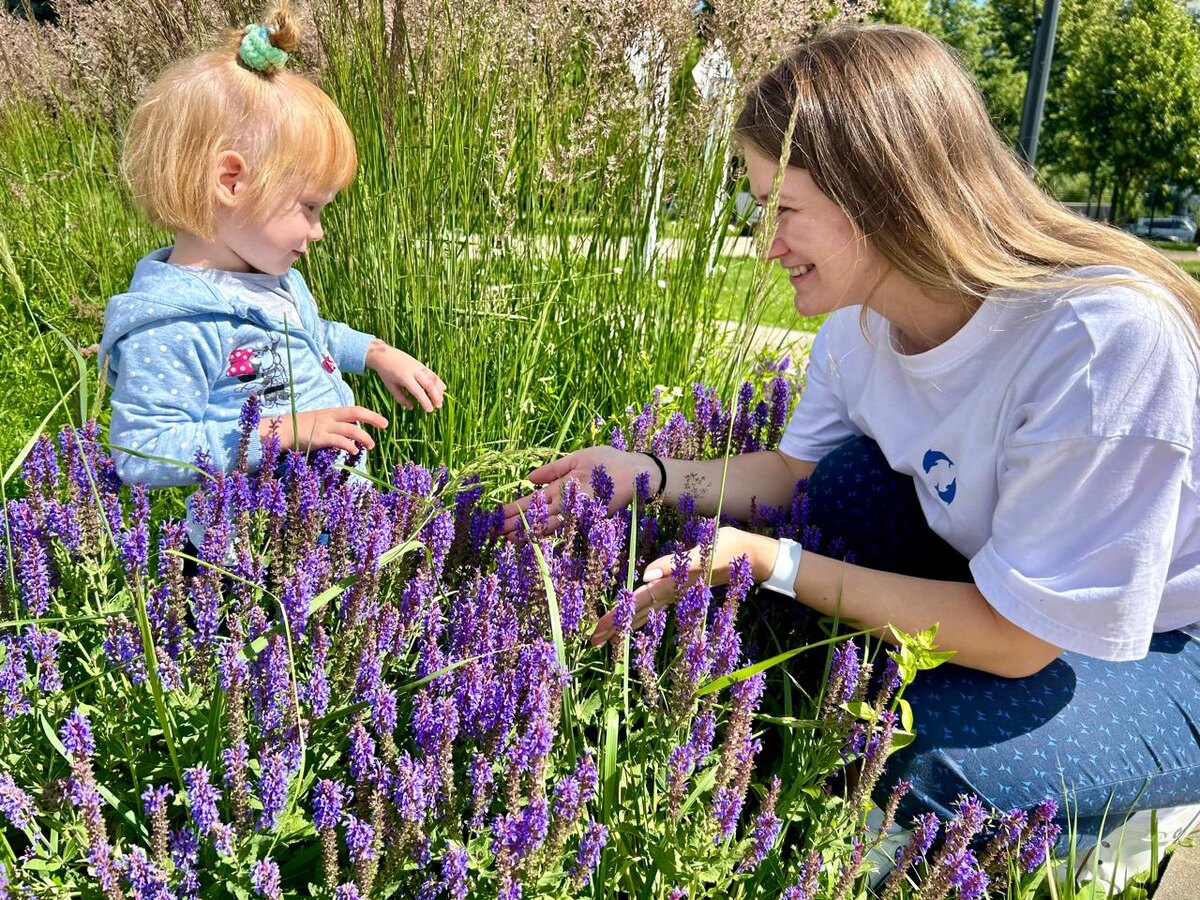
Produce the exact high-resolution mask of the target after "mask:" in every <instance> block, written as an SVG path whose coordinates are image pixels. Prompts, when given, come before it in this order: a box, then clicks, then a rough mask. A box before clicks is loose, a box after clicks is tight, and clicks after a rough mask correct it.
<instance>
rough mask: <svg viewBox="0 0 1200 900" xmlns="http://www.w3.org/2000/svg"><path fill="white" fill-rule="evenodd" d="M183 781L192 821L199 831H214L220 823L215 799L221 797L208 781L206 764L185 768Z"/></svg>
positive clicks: (204, 832) (202, 832)
mask: <svg viewBox="0 0 1200 900" xmlns="http://www.w3.org/2000/svg"><path fill="white" fill-rule="evenodd" d="M183 783H184V785H185V786H186V788H187V798H188V804H189V806H190V807H191V816H192V821H193V822H195V823H196V827H197V828H198V829H200V833H201V834H208V833H210V832H213V831H216V829H217V827H218V826H219V825H220V824H221V816H220V813H218V812H217V801H218V800H220V799H221V792H220V791H219V790H217V789H216V788H215V787H213V786H212V785H211V784H210V783H209V772H208V766H207V765H205V764H204V763H200V764H199V765H198V766H193V767H192V768H190V769H185V770H184V773H183Z"/></svg>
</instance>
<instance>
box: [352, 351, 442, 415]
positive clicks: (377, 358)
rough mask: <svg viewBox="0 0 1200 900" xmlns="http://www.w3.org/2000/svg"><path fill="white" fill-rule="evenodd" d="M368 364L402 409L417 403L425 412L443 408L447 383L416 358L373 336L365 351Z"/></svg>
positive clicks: (410, 407)
mask: <svg viewBox="0 0 1200 900" xmlns="http://www.w3.org/2000/svg"><path fill="white" fill-rule="evenodd" d="M367 366H369V367H370V368H372V369H374V370H375V371H376V372H378V373H379V377H380V379H382V381H383V383H384V385H385V386H386V387H387V389H388V391H389V392H390V393H391V395H392V396H393V397H395V398H396V402H397V403H399V404H400V405H401V406H403V407H404V408H405V409H412V408H413V406H414V405H415V404H416V403H419V404H420V405H421V409H423V410H425V412H433V411H434V410H435V409H441V408H442V397H443V395H444V394H445V392H446V383H445V382H444V381H442V379H440V378H438V375H437V372H435V371H433V369H431V368H429V366H427V365H425V363H423V362H421V361H420V360H419V359H417V358H416V357H414V356H410V355H409V354H407V353H405V352H404V351H403V350H397V349H396V348H395V347H393V346H391V345H390V344H388V343H386V342H384V341H381V340H379V339H378V338H376V339H375V341H374V343H372V344H371V347H370V349H369V350H367ZM414 401H415V402H414Z"/></svg>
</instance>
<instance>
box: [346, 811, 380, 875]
mask: <svg viewBox="0 0 1200 900" xmlns="http://www.w3.org/2000/svg"><path fill="white" fill-rule="evenodd" d="M346 848H347V849H348V850H349V851H350V861H351V862H352V863H354V864H356V865H357V864H358V863H360V862H369V861H370V860H373V859H374V858H375V829H374V828H372V827H371V826H370V824H369V823H367V822H364V821H363V820H362V819H358V818H356V817H355V816H353V815H351V814H350V813H346Z"/></svg>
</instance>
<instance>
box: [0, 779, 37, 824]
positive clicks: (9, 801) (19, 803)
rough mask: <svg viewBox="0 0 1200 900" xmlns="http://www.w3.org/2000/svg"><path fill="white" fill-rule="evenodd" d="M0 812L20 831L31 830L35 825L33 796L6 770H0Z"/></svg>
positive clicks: (35, 811) (35, 812)
mask: <svg viewBox="0 0 1200 900" xmlns="http://www.w3.org/2000/svg"><path fill="white" fill-rule="evenodd" d="M0 814H3V815H4V818H6V819H8V822H9V824H10V825H12V826H13V827H14V828H19V829H21V830H22V831H31V830H32V829H33V828H34V827H35V826H36V823H35V821H34V816H35V815H36V814H37V809H36V808H35V807H34V805H33V798H32V797H30V796H29V795H28V794H27V793H25V792H24V791H23V790H21V789H20V788H19V787H18V786H17V783H16V782H15V781H13V777H12V776H11V775H9V774H8V773H7V772H0Z"/></svg>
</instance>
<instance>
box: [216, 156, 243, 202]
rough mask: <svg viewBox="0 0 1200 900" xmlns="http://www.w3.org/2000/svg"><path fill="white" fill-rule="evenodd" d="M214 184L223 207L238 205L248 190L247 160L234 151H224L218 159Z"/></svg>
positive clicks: (218, 199)
mask: <svg viewBox="0 0 1200 900" xmlns="http://www.w3.org/2000/svg"><path fill="white" fill-rule="evenodd" d="M213 182H214V183H213V189H214V190H215V192H216V195H217V202H218V203H220V204H222V205H223V206H234V205H236V204H237V202H238V201H239V200H241V197H242V194H243V192H244V191H245V190H246V160H245V159H243V158H242V155H241V154H240V153H237V152H235V151H233V150H226V151H224V152H223V153H221V154H220V155H219V156H218V157H217V165H216V167H215V168H214V170H213Z"/></svg>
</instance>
